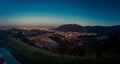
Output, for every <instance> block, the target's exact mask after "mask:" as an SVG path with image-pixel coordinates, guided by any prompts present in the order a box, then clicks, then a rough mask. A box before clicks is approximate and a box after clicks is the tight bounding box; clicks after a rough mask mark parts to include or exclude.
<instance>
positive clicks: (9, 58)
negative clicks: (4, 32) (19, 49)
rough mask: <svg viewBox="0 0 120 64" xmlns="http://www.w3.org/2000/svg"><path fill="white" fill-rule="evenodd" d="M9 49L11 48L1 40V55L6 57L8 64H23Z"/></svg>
mask: <svg viewBox="0 0 120 64" xmlns="http://www.w3.org/2000/svg"><path fill="white" fill-rule="evenodd" d="M8 49H9V47H8V46H7V45H6V44H5V43H4V42H3V41H2V40H0V53H1V54H2V55H3V56H4V58H5V61H6V62H7V64H21V63H20V62H19V61H18V60H17V59H16V58H15V57H14V55H13V54H12V53H11V52H10V51H9V50H10V49H9V50H8Z"/></svg>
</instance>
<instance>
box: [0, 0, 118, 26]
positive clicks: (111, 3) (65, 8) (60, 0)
mask: <svg viewBox="0 0 120 64" xmlns="http://www.w3.org/2000/svg"><path fill="white" fill-rule="evenodd" d="M68 23H77V24H80V25H120V1H119V0H0V25H49V26H50V25H60V24H68Z"/></svg>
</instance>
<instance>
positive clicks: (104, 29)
mask: <svg viewBox="0 0 120 64" xmlns="http://www.w3.org/2000/svg"><path fill="white" fill-rule="evenodd" d="M54 30H57V31H64V32H84V31H87V32H90V33H98V34H108V33H110V32H120V25H116V26H84V27H83V26H81V25H78V24H65V25H61V26H59V27H57V28H55V29H54Z"/></svg>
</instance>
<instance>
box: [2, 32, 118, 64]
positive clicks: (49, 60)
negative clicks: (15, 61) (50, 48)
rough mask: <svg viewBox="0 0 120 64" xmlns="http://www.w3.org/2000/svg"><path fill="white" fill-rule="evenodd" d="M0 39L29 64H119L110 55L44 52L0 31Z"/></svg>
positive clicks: (116, 59)
mask: <svg viewBox="0 0 120 64" xmlns="http://www.w3.org/2000/svg"><path fill="white" fill-rule="evenodd" d="M0 39H1V40H4V41H5V43H6V45H9V46H10V47H11V48H12V49H13V50H14V52H15V53H16V54H17V55H18V56H20V57H22V58H23V59H25V60H28V61H29V62H30V63H31V64H119V63H120V62H119V59H120V57H117V56H110V57H101V58H85V57H82V58H81V57H77V56H67V55H59V54H53V53H46V52H45V51H42V50H39V49H38V48H35V47H33V46H30V45H27V44H25V43H23V42H21V41H19V40H16V39H14V38H12V37H11V36H10V35H8V34H7V33H5V32H3V31H0Z"/></svg>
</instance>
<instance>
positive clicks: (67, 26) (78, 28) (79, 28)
mask: <svg viewBox="0 0 120 64" xmlns="http://www.w3.org/2000/svg"><path fill="white" fill-rule="evenodd" d="M54 30H57V31H65V32H70V31H72V32H83V27H82V26H80V25H77V24H65V25H61V26H59V27H57V28H55V29H54Z"/></svg>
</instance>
